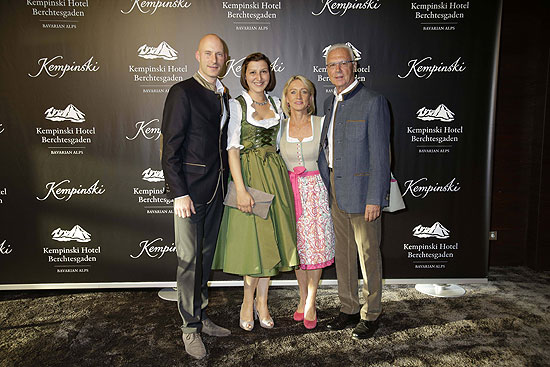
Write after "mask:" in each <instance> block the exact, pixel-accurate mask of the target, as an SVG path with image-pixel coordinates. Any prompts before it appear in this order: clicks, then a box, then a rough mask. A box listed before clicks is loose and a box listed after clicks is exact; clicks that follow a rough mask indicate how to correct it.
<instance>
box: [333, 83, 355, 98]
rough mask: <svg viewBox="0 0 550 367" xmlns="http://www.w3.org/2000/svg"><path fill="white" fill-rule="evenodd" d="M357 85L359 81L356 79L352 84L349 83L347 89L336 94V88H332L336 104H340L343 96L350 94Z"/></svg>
mask: <svg viewBox="0 0 550 367" xmlns="http://www.w3.org/2000/svg"><path fill="white" fill-rule="evenodd" d="M358 83H359V81H358V80H357V79H355V80H354V81H353V83H351V84H350V85H348V87H347V88H346V89H344V90H343V91H342V92H340V93H338V92H336V88H334V95H335V96H336V100H337V101H338V102H341V101H343V100H344V94H346V93H348V92H350V91H352V90H353V88H355V86H357V84H358Z"/></svg>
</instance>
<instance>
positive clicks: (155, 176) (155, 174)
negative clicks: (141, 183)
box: [142, 168, 164, 182]
mask: <svg viewBox="0 0 550 367" xmlns="http://www.w3.org/2000/svg"><path fill="white" fill-rule="evenodd" d="M142 176H143V180H145V181H149V182H161V181H164V172H162V170H160V171H155V170H154V169H151V168H147V169H146V170H145V171H143V173H142Z"/></svg>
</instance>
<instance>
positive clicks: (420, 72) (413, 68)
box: [397, 56, 466, 79]
mask: <svg viewBox="0 0 550 367" xmlns="http://www.w3.org/2000/svg"><path fill="white" fill-rule="evenodd" d="M431 60H432V57H431V56H427V57H425V58H423V59H420V60H419V59H412V60H410V61H409V62H408V63H407V65H408V66H409V71H407V73H406V74H405V75H401V74H398V75H397V77H398V78H401V79H405V78H407V77H409V76H410V75H414V76H416V77H418V78H421V79H422V78H424V79H429V78H430V77H431V76H432V75H433V74H434V73H462V72H463V71H464V70H466V65H465V63H464V61H461V57H459V58H458V59H456V60H455V61H453V62H452V63H451V64H448V65H446V64H444V63H443V62H440V63H439V65H437V64H430V62H431Z"/></svg>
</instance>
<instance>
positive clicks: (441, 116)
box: [416, 104, 455, 122]
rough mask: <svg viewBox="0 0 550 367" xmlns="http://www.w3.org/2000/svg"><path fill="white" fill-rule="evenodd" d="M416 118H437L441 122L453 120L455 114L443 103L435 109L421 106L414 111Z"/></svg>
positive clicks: (429, 119) (426, 119) (425, 119)
mask: <svg viewBox="0 0 550 367" xmlns="http://www.w3.org/2000/svg"><path fill="white" fill-rule="evenodd" d="M416 118H417V119H419V120H423V121H433V120H439V121H443V122H450V121H454V119H455V114H454V113H453V112H452V111H451V110H450V109H449V108H447V106H445V105H444V104H440V105H439V106H437V108H436V109H435V110H430V109H428V108H426V107H422V108H421V109H419V110H418V111H417V112H416Z"/></svg>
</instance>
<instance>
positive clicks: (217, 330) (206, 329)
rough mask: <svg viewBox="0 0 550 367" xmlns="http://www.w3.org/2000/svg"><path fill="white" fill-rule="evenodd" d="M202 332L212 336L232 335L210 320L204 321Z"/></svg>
mask: <svg viewBox="0 0 550 367" xmlns="http://www.w3.org/2000/svg"><path fill="white" fill-rule="evenodd" d="M202 332H203V333H205V334H206V335H210V336H228V335H231V331H229V329H226V328H223V327H221V326H219V325H216V324H214V321H212V320H210V319H206V320H202Z"/></svg>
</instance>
